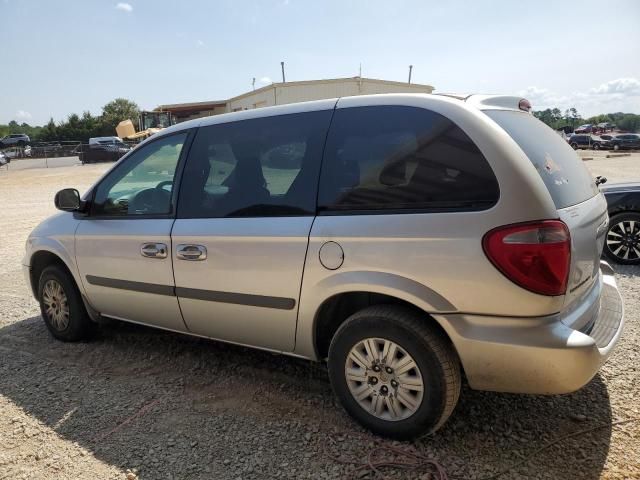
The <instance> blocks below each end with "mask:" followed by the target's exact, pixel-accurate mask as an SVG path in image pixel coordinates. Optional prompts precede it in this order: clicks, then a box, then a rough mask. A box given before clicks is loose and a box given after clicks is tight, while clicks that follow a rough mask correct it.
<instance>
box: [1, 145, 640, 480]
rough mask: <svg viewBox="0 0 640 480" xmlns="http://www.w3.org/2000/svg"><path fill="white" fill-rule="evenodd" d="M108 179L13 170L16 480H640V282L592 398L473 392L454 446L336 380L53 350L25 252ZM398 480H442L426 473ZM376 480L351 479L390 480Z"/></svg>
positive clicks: (123, 344)
mask: <svg viewBox="0 0 640 480" xmlns="http://www.w3.org/2000/svg"><path fill="white" fill-rule="evenodd" d="M589 154H591V152H589ZM586 163H587V166H588V167H589V168H590V169H591V170H592V172H593V173H594V174H604V175H606V176H608V177H610V179H616V178H617V179H623V178H625V177H627V178H638V179H640V155H637V156H633V157H622V158H618V159H605V158H600V157H598V158H596V159H594V160H590V161H587V162H586ZM106 168H107V166H105V165H90V166H72V167H60V168H50V169H33V170H15V171H13V170H9V171H8V172H7V171H5V170H2V171H0V205H2V206H3V207H4V208H3V210H2V215H1V216H0V235H1V239H2V241H1V242H0V274H1V275H0V278H1V279H2V284H1V287H0V478H1V479H4V478H10V479H12V480H13V479H21V478H34V479H54V478H55V479H60V478H63V479H78V478H92V479H125V478H128V479H135V478H141V479H142V478H143V479H195V478H224V479H227V478H230V479H236V478H239V479H254V478H255V479H263V478H267V479H268V478H291V479H298V478H314V479H317V478H319V479H338V478H349V477H350V476H351V475H352V473H354V468H355V467H354V463H353V462H356V463H358V464H362V462H366V459H367V455H369V453H371V452H372V451H373V449H374V448H379V447H391V448H396V449H401V450H403V451H417V452H420V454H421V455H424V456H426V457H428V458H431V459H433V460H434V461H437V462H439V463H440V464H441V465H442V466H443V467H444V468H445V469H446V471H447V472H448V474H449V478H458V479H478V478H487V477H491V476H493V475H495V474H497V473H498V472H501V471H503V470H504V469H506V468H508V467H510V466H511V465H513V464H514V463H518V466H516V467H515V468H513V469H511V470H509V471H508V472H507V473H506V474H504V475H503V476H502V477H501V478H510V479H513V478H516V479H525V478H527V479H534V478H535V479H538V478H544V479H565V478H566V479H572V478H581V479H596V478H605V479H628V478H640V462H639V460H638V459H640V422H631V423H625V424H621V425H616V426H611V423H612V422H615V421H619V420H626V419H630V418H634V417H635V418H638V417H640V404H639V403H638V400H637V399H638V397H640V366H639V365H640V362H639V360H640V322H639V318H638V317H639V316H640V312H639V310H638V308H637V306H638V302H639V301H640V278H639V277H638V276H639V275H640V268H636V267H624V268H622V267H616V271H617V274H618V275H617V277H618V281H619V285H620V288H621V290H622V294H623V296H624V299H625V303H626V315H627V317H626V320H627V326H626V330H625V334H624V336H623V339H622V341H621V342H620V344H619V346H618V348H617V350H616V352H615V353H614V355H613V356H612V357H611V359H610V360H609V362H608V363H607V364H606V365H605V366H604V367H603V368H602V370H601V371H600V373H599V374H598V375H596V377H595V378H594V379H593V380H592V381H591V383H589V384H588V385H587V386H586V387H585V388H583V389H582V390H580V391H579V392H576V393H573V394H570V395H562V396H553V397H543V396H518V395H508V394H497V393H486V392H475V391H472V390H470V389H469V388H468V387H466V386H465V387H464V388H463V392H462V397H461V401H460V403H459V404H458V407H457V408H456V411H455V412H454V414H453V416H452V418H451V419H450V421H449V422H448V423H447V424H446V425H445V427H444V428H443V429H442V430H441V431H440V432H438V433H437V434H435V435H433V436H431V437H428V438H423V439H420V440H419V441H416V442H413V443H400V442H390V441H386V440H381V439H378V438H376V437H374V436H372V435H370V434H368V433H367V432H365V431H364V430H362V429H361V428H359V427H358V426H357V425H355V424H354V423H353V422H352V421H351V420H350V419H349V418H348V417H347V415H346V414H345V413H344V412H343V411H342V409H341V408H340V407H338V406H337V405H336V403H335V401H334V398H333V395H332V393H331V389H330V386H329V382H328V378H327V375H326V373H325V370H324V368H323V367H322V366H318V365H313V364H310V363H308V362H305V361H302V360H297V359H293V358H288V357H284V356H276V355H272V354H269V353H265V352H259V351H252V350H249V349H245V348H240V347H234V346H229V345H224V344H220V343H216V342H211V341H205V340H201V339H195V338H190V337H187V336H183V335H177V334H171V333H165V332H161V331H156V330H153V329H149V328H143V327H138V326H133V325H123V324H116V325H114V326H111V327H109V328H105V329H104V330H103V331H102V332H101V334H100V336H99V337H98V338H96V339H95V340H93V341H91V342H88V343H80V344H63V343H60V342H57V341H55V340H53V339H52V337H51V336H50V335H49V334H48V333H47V331H46V330H45V327H44V325H43V323H42V320H41V318H40V317H39V312H38V307H37V304H36V302H35V301H34V299H33V298H32V297H31V295H30V293H29V291H28V288H27V286H26V285H25V283H24V281H23V278H22V273H21V267H20V260H21V257H22V253H23V245H24V241H25V239H26V236H27V235H28V233H29V231H30V230H31V229H32V228H33V227H34V226H35V225H36V224H37V223H38V222H39V221H41V220H42V219H43V218H45V217H47V216H48V215H50V214H51V213H53V212H54V207H53V201H52V200H53V195H54V193H55V191H57V190H58V189H60V188H62V187H66V186H76V187H78V188H79V189H80V190H83V189H86V188H87V186H88V185H89V184H90V183H92V182H93V181H94V180H95V178H96V177H97V176H98V175H100V174H101V173H102V172H103V171H104V170H105V169H106ZM589 429H593V430H592V431H589V432H585V433H576V434H575V435H574V436H572V437H569V438H566V439H563V440H561V441H559V442H557V443H555V444H554V445H552V446H551V447H549V448H547V449H544V450H542V451H540V452H538V453H537V454H536V453H535V452H536V450H538V449H540V448H541V447H543V446H545V445H546V444H547V443H549V442H552V441H554V440H556V439H559V438H561V437H563V436H566V435H569V434H573V433H575V432H580V431H583V430H589ZM378 455H379V456H382V457H384V456H387V457H389V456H390V455H391V453H390V451H389V450H387V451H378ZM376 458H377V457H376ZM404 459H405V460H406V458H404ZM365 472H368V473H365ZM384 472H385V475H387V476H388V478H403V479H404V478H416V479H418V478H419V479H422V480H426V479H431V478H436V477H434V476H432V475H431V474H430V473H429V472H433V469H432V467H430V466H429V465H427V464H425V465H423V466H422V467H421V468H420V469H419V470H417V471H403V470H400V469H397V468H395V469H394V468H387V469H385V470H384ZM361 473H362V474H363V476H361V477H359V476H358V475H353V477H352V478H381V477H376V476H375V474H373V473H372V472H371V471H367V470H365V469H363V470H361Z"/></svg>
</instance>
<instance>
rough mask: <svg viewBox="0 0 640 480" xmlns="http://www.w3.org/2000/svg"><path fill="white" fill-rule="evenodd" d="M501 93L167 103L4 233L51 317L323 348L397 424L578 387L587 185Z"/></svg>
mask: <svg viewBox="0 0 640 480" xmlns="http://www.w3.org/2000/svg"><path fill="white" fill-rule="evenodd" d="M529 110H530V105H529V103H528V102H527V101H526V100H523V99H520V98H516V97H505V96H478V95H472V96H459V97H456V96H439V95H373V96H359V97H351V98H340V99H338V100H335V99H334V100H323V101H317V102H309V103H300V104H292V105H286V106H278V107H271V108H263V109H257V110H250V111H242V112H237V113H230V114H225V115H218V116H214V117H210V118H203V119H197V120H192V121H189V122H185V123H181V124H179V125H175V126H172V127H170V128H167V129H166V130H163V131H162V132H161V133H159V134H156V135H155V136H153V137H151V138H150V139H149V140H147V141H146V142H144V143H143V144H141V145H140V146H138V147H137V148H136V149H135V150H133V151H131V152H130V153H129V154H127V155H126V156H125V157H123V158H122V159H121V160H120V161H119V162H118V163H117V164H115V166H114V167H113V168H112V169H111V170H110V171H109V172H107V173H106V174H105V175H104V176H103V177H102V178H101V179H100V180H99V181H98V182H97V183H96V184H95V185H94V186H93V187H91V188H90V189H89V191H88V192H86V193H85V194H84V196H82V197H80V195H79V193H78V191H77V190H75V189H65V190H62V191H60V192H58V194H57V195H56V199H55V203H56V206H57V207H58V208H59V209H60V210H63V211H64V212H63V213H59V214H58V215H56V216H54V217H52V218H50V219H48V220H46V221H44V222H43V223H42V224H40V225H39V226H38V227H37V228H36V229H35V230H34V231H33V232H32V234H31V235H30V237H29V238H28V240H27V245H26V256H25V259H24V262H23V264H24V271H25V276H26V278H27V281H28V282H29V283H30V285H31V287H32V289H33V293H34V295H35V296H36V298H37V299H38V301H39V302H40V305H41V309H42V317H43V319H44V322H45V324H46V326H47V327H48V329H49V330H50V331H51V333H52V334H53V336H55V337H56V338H59V339H61V340H65V341H76V340H80V339H83V338H86V337H87V335H89V334H90V332H91V330H92V329H93V327H94V326H95V325H96V324H98V323H100V322H101V321H102V319H104V318H111V319H119V320H124V321H128V322H134V323H139V324H144V325H150V326H154V327H158V328H162V329H166V330H171V331H175V332H182V333H185V334H190V335H197V336H201V337H206V338H211V339H216V340H221V341H225V342H231V343H235V344H240V345H246V346H251V347H256V348H261V349H266V350H270V351H273V352H279V353H284V354H288V355H293V356H297V357H303V358H307V359H311V360H316V361H325V360H326V361H327V364H328V369H329V375H330V379H331V383H332V386H333V389H334V391H335V393H336V395H337V397H338V398H339V400H340V402H341V403H342V405H343V406H344V408H345V409H346V410H347V411H348V412H349V413H350V414H351V415H352V416H353V417H354V418H355V419H356V420H357V421H359V422H360V423H361V424H363V425H364V426H366V427H367V428H369V429H371V430H372V431H374V432H376V433H378V434H381V435H385V436H389V437H394V438H399V439H406V438H412V437H416V436H418V435H421V434H425V433H429V432H433V431H435V430H436V429H438V428H439V427H440V426H441V425H442V424H443V423H444V422H445V420H446V419H447V418H448V417H449V416H450V415H451V413H452V412H453V410H454V408H455V405H456V402H457V401H458V396H459V393H460V385H461V377H462V375H464V376H465V377H466V379H467V381H468V383H469V385H470V387H471V388H474V389H480V390H493V391H500V392H516V393H534V394H558V393H565V392H570V391H573V390H576V389H579V388H581V387H582V386H583V385H585V384H586V383H587V382H589V380H590V379H591V378H592V377H593V376H594V375H595V373H596V372H597V371H598V369H599V367H600V366H601V365H602V363H603V362H604V361H605V360H606V358H607V356H608V355H609V354H610V353H611V351H612V349H613V347H614V346H615V344H616V342H617V341H618V339H619V337H620V334H621V331H622V325H623V305H622V300H621V297H620V294H619V293H618V289H617V286H616V282H615V279H614V275H613V271H612V270H611V268H610V267H609V266H608V265H607V264H606V263H604V262H601V261H600V254H601V252H602V247H603V241H604V234H605V232H606V231H607V224H608V217H607V206H606V202H605V199H604V197H603V195H602V194H601V193H600V192H599V190H598V187H597V185H596V184H595V183H594V181H593V179H592V178H591V176H590V175H589V173H588V172H587V170H586V169H585V167H584V166H583V165H582V162H581V160H580V159H579V158H578V157H577V155H576V153H575V152H574V151H573V150H572V149H571V147H570V146H569V145H568V144H567V143H566V142H565V141H563V140H562V138H560V137H559V136H558V135H557V134H556V133H555V132H554V131H553V130H551V129H549V128H548V127H546V126H545V125H544V124H542V123H541V122H539V121H538V120H536V119H535V118H534V117H533V116H532V115H531V113H530V112H529Z"/></svg>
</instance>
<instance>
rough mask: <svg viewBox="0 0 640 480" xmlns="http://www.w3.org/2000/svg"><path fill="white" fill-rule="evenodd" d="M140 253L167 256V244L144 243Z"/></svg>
mask: <svg viewBox="0 0 640 480" xmlns="http://www.w3.org/2000/svg"><path fill="white" fill-rule="evenodd" d="M140 253H141V254H142V256H143V257H149V258H167V246H166V245H165V244H164V243H154V242H150V243H143V244H142V246H141V247H140Z"/></svg>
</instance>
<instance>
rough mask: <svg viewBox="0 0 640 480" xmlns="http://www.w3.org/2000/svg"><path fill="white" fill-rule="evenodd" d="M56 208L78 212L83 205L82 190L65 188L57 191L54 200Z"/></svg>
mask: <svg viewBox="0 0 640 480" xmlns="http://www.w3.org/2000/svg"><path fill="white" fill-rule="evenodd" d="M53 202H54V204H55V206H56V208H57V209H58V210H62V211H65V212H77V211H79V210H80V207H81V206H82V200H80V192H78V190H76V189H75V188H65V189H63V190H60V191H59V192H58V193H56V196H55V198H54V200H53Z"/></svg>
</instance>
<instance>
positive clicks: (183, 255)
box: [176, 243, 207, 261]
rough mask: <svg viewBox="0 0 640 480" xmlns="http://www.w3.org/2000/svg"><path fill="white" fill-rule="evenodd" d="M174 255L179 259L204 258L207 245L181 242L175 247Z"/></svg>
mask: <svg viewBox="0 0 640 480" xmlns="http://www.w3.org/2000/svg"><path fill="white" fill-rule="evenodd" d="M176 256H177V257H178V258H179V259H180V260H194V261H198V260H206V259H207V247H205V246H204V245H194V244H192V243H181V244H180V245H178V248H177V249H176Z"/></svg>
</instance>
